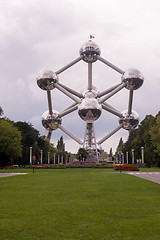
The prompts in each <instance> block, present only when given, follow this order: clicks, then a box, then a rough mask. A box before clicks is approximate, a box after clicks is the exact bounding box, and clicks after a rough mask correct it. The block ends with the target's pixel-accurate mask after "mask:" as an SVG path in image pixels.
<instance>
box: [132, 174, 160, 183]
mask: <svg viewBox="0 0 160 240" xmlns="http://www.w3.org/2000/svg"><path fill="white" fill-rule="evenodd" d="M128 174H131V175H134V176H136V177H140V178H144V179H146V180H149V181H152V182H156V183H158V184H160V172H128Z"/></svg>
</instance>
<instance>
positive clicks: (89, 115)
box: [78, 96, 102, 121]
mask: <svg viewBox="0 0 160 240" xmlns="http://www.w3.org/2000/svg"><path fill="white" fill-rule="evenodd" d="M101 112H102V106H101V105H100V104H99V103H98V100H97V99H96V98H94V97H88V96H86V97H85V98H84V99H83V100H82V102H81V104H80V105H79V107H78V114H79V116H80V117H81V118H82V119H83V120H84V121H86V120H93V121H95V120H97V119H98V118H99V117H100V115H101Z"/></svg>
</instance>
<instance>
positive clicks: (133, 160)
mask: <svg viewBox="0 0 160 240" xmlns="http://www.w3.org/2000/svg"><path fill="white" fill-rule="evenodd" d="M132 164H134V149H132Z"/></svg>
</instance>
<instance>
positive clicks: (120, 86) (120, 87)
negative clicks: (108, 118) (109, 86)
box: [99, 82, 127, 103]
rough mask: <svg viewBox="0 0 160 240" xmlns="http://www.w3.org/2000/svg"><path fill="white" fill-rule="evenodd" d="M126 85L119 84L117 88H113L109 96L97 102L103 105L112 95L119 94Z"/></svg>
mask: <svg viewBox="0 0 160 240" xmlns="http://www.w3.org/2000/svg"><path fill="white" fill-rule="evenodd" d="M126 84H127V83H124V82H123V83H121V84H120V85H119V87H117V88H115V89H114V90H113V91H112V92H111V93H110V94H108V95H107V96H105V97H103V98H101V99H100V100H99V103H104V102H105V101H106V100H107V99H109V98H110V97H112V96H113V95H114V94H116V93H117V92H119V91H120V90H121V89H122V88H124V87H125V86H126Z"/></svg>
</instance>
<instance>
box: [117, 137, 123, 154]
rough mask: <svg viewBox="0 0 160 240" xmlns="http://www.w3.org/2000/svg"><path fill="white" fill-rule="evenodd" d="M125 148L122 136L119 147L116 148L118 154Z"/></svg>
mask: <svg viewBox="0 0 160 240" xmlns="http://www.w3.org/2000/svg"><path fill="white" fill-rule="evenodd" d="M123 148H124V144H123V140H122V137H121V138H120V140H119V143H118V146H117V149H116V155H117V154H118V152H120V151H123Z"/></svg>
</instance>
